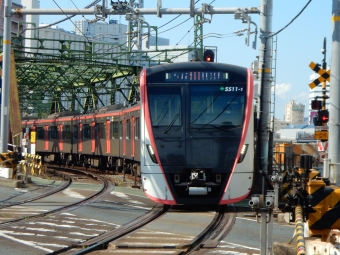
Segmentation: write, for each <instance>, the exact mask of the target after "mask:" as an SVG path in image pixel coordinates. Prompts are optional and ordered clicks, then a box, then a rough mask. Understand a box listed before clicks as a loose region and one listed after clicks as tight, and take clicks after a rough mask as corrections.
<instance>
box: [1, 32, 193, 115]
mask: <svg viewBox="0 0 340 255" xmlns="http://www.w3.org/2000/svg"><path fill="white" fill-rule="evenodd" d="M2 40H3V38H0V47H1V49H2ZM129 48H130V47H124V46H122V45H117V44H112V43H103V42H97V41H96V42H95V41H90V40H88V39H87V38H84V40H80V41H69V40H61V39H56V40H53V39H42V38H24V37H12V50H13V51H14V55H15V65H16V74H17V83H18V91H19V102H20V111H21V115H22V116H25V115H27V114H28V115H33V116H37V117H46V116H48V115H50V114H52V113H56V112H63V111H79V112H81V113H83V114H85V113H88V112H93V111H95V110H97V109H99V108H101V107H104V106H107V105H112V104H115V103H119V102H116V98H117V97H116V95H117V94H118V93H119V94H121V96H122V97H123V98H124V100H125V101H126V102H127V103H133V102H135V101H138V100H139V73H140V71H141V70H142V67H141V65H140V64H141V63H142V62H141V60H142V61H143V62H144V64H145V63H146V64H147V65H150V64H152V63H153V64H157V63H165V62H168V63H169V62H172V61H173V59H174V58H177V57H178V56H179V55H181V54H185V53H187V52H189V51H192V50H193V48H190V49H189V48H185V49H174V50H157V51H147V52H134V51H132V50H131V49H129Z"/></svg>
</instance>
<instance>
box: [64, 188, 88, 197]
mask: <svg viewBox="0 0 340 255" xmlns="http://www.w3.org/2000/svg"><path fill="white" fill-rule="evenodd" d="M63 193H64V194H65V195H67V196H69V197H75V198H85V197H84V196H83V195H81V194H79V193H78V192H75V191H73V190H71V189H66V190H64V191H63Z"/></svg>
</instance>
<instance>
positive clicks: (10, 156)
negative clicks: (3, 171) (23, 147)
mask: <svg viewBox="0 0 340 255" xmlns="http://www.w3.org/2000/svg"><path fill="white" fill-rule="evenodd" d="M17 165H18V153H17V152H13V151H10V152H4V153H0V166H2V167H6V168H12V169H13V177H12V178H13V179H16V178H17V170H18V168H17Z"/></svg>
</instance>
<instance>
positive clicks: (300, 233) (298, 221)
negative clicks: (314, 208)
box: [295, 205, 306, 255]
mask: <svg viewBox="0 0 340 255" xmlns="http://www.w3.org/2000/svg"><path fill="white" fill-rule="evenodd" d="M295 231H296V246H297V255H305V254H306V246H305V238H304V229H303V210H302V207H301V206H300V205H298V206H296V207H295Z"/></svg>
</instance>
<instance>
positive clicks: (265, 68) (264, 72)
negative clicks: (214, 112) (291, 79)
mask: <svg viewBox="0 0 340 255" xmlns="http://www.w3.org/2000/svg"><path fill="white" fill-rule="evenodd" d="M260 8H261V12H260V31H261V32H262V33H261V35H260V49H259V51H260V54H259V71H258V72H259V75H258V81H259V95H260V97H259V98H260V100H259V101H260V109H259V112H258V117H259V120H260V123H259V127H258V131H257V133H258V140H257V153H256V157H257V158H256V165H257V170H258V171H260V175H262V176H263V177H262V194H264V193H265V190H264V182H265V175H267V174H268V170H269V169H268V165H269V163H268V151H269V132H270V127H269V122H270V104H271V95H270V92H271V79H272V77H271V76H272V75H271V64H272V37H270V35H271V34H272V19H273V0H261V7H260Z"/></svg>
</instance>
